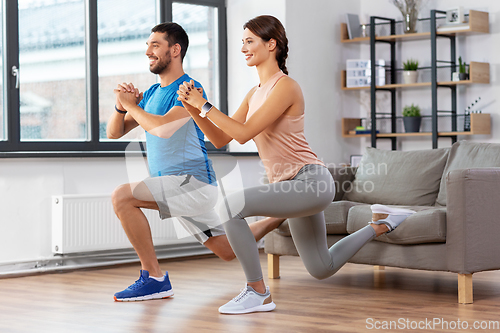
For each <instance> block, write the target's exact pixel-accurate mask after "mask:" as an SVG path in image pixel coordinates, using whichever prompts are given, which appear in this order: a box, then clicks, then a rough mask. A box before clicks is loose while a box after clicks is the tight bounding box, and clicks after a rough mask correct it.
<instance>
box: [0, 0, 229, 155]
mask: <svg viewBox="0 0 500 333" xmlns="http://www.w3.org/2000/svg"><path fill="white" fill-rule="evenodd" d="M0 1H1V2H2V8H1V9H0V10H5V13H4V14H3V15H0V19H1V18H2V17H3V18H5V22H0V32H3V33H0V41H1V42H2V46H3V47H2V48H0V52H3V53H4V54H2V58H1V59H2V61H1V62H0V69H1V70H2V73H3V75H2V77H1V78H0V86H1V87H2V89H1V90H0V101H1V103H2V104H1V105H2V106H3V107H2V113H0V156H11V155H13V154H15V155H16V156H33V155H37V156H40V153H43V154H45V155H47V156H51V155H56V156H61V153H63V154H64V155H70V156H73V155H78V156H80V155H92V156H95V155H97V156H102V155H115V154H116V153H118V154H123V152H124V150H125V148H126V146H127V144H128V142H129V141H130V140H134V139H135V138H136V137H138V135H139V134H140V132H141V131H136V132H137V133H133V132H132V133H129V135H127V136H126V137H124V138H122V139H121V140H108V139H107V138H106V133H105V132H106V125H107V120H108V118H109V116H110V115H111V113H112V112H115V111H114V104H115V96H114V94H113V89H114V88H115V87H116V85H117V84H118V83H120V82H133V83H134V84H135V85H136V86H137V87H138V88H139V89H140V90H141V91H144V90H146V89H147V88H149V86H151V85H152V84H153V83H155V82H156V81H157V78H156V76H155V75H153V74H151V73H150V72H149V67H148V62H147V57H146V56H145V54H144V53H145V51H146V40H147V38H148V37H149V34H150V32H151V28H152V27H153V26H154V25H155V24H157V23H158V22H161V21H171V20H172V19H173V20H174V21H176V22H178V23H179V24H181V25H182V26H183V27H184V28H185V29H186V31H187V32H188V35H189V37H190V47H189V49H188V53H187V55H186V58H185V60H184V66H185V70H186V72H187V73H189V74H190V75H191V76H192V77H194V78H195V79H196V80H198V81H200V82H201V83H202V84H203V86H204V87H205V90H206V93H207V95H208V96H209V98H210V100H213V101H214V102H215V103H217V104H218V105H220V106H221V109H222V110H227V101H226V93H225V91H226V87H225V86H226V84H227V83H226V82H227V81H226V79H225V75H226V74H225V73H226V59H225V57H226V55H225V45H224V43H221V42H220V41H225V37H224V35H223V34H225V1H224V0H187V1H184V0H178V1H175V2H174V1H172V0H143V1H140V2H139V1H134V0H120V1H118V0H98V1H86V0H0ZM4 36H5V38H3V37H4ZM1 39H3V40H1ZM7 45H8V46H9V47H8V48H7V47H6V46H7ZM14 67H15V68H16V69H17V70H18V71H19V72H18V73H19V75H17V77H14V76H13V75H12V74H11V71H12V69H13V68H14ZM6 71H7V72H8V73H6ZM4 79H5V80H6V81H5V82H3V80H4ZM16 79H19V82H18V84H19V87H18V88H16ZM7 92H8V93H7ZM208 146H209V149H210V148H211V145H208ZM212 148H213V147H212ZM82 152H83V153H82Z"/></svg>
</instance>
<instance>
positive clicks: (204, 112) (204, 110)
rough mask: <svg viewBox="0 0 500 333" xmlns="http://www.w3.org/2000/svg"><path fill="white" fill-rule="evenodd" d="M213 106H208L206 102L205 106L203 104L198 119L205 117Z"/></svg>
mask: <svg viewBox="0 0 500 333" xmlns="http://www.w3.org/2000/svg"><path fill="white" fill-rule="evenodd" d="M213 107H214V106H213V105H212V104H210V103H209V102H206V103H205V104H203V106H202V107H201V112H200V117H202V118H205V117H206V116H207V113H208V112H209V111H210V110H212V108H213Z"/></svg>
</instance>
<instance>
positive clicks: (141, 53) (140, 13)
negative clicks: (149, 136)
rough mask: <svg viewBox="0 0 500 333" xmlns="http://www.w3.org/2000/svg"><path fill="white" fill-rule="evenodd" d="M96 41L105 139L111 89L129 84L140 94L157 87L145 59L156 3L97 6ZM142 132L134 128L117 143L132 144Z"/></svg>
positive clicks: (126, 0)
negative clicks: (138, 90) (153, 86)
mask: <svg viewBox="0 0 500 333" xmlns="http://www.w3.org/2000/svg"><path fill="white" fill-rule="evenodd" d="M97 6H98V12H97V18H98V25H97V34H98V37H99V44H98V55H99V58H98V59H99V123H100V124H101V130H100V134H99V137H100V139H101V141H102V140H107V139H106V124H107V120H108V119H109V117H110V116H111V113H113V112H115V109H114V105H115V95H114V94H113V89H115V88H116V86H117V85H118V83H122V82H127V83H129V82H132V83H133V84H134V85H135V86H136V87H137V88H139V89H140V90H141V91H145V90H146V89H147V88H149V87H150V86H151V85H152V84H154V83H156V76H155V75H153V74H151V72H150V71H149V66H148V59H147V57H146V55H145V52H146V40H147V39H148V37H149V35H150V34H151V28H152V27H153V26H155V25H156V14H155V13H156V8H155V7H156V1H155V0H142V1H135V0H124V1H120V6H116V0H105V1H102V0H101V1H99V2H98V3H97ZM143 132H144V131H142V130H140V129H139V128H136V129H135V130H133V131H132V132H131V133H128V134H127V135H126V136H125V137H123V138H121V139H120V140H124V141H127V140H133V139H135V138H137V137H138V136H140V134H141V133H143Z"/></svg>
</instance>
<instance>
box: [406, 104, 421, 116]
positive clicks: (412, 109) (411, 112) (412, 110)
mask: <svg viewBox="0 0 500 333" xmlns="http://www.w3.org/2000/svg"><path fill="white" fill-rule="evenodd" d="M403 117H420V108H419V107H418V105H414V104H413V103H412V104H411V105H406V106H405V107H404V108H403Z"/></svg>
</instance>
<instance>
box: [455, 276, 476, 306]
mask: <svg viewBox="0 0 500 333" xmlns="http://www.w3.org/2000/svg"><path fill="white" fill-rule="evenodd" d="M472 295H473V294H472V274H458V303H461V304H472Z"/></svg>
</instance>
